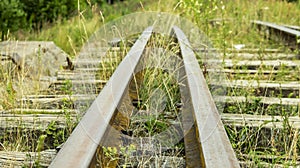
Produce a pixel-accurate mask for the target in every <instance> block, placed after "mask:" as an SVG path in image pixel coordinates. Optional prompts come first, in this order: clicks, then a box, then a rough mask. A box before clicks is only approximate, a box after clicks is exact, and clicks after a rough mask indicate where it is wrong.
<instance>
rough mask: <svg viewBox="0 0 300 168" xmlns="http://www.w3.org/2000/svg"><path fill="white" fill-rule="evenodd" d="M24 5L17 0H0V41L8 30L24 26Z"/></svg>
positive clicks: (12, 30)
mask: <svg viewBox="0 0 300 168" xmlns="http://www.w3.org/2000/svg"><path fill="white" fill-rule="evenodd" d="M23 7H24V5H23V4H22V3H20V1H19V0H1V1H0V32H1V39H2V41H3V40H4V38H5V35H6V34H7V33H8V31H11V32H14V31H16V30H18V29H19V28H24V27H26V13H25V12H24V10H23Z"/></svg>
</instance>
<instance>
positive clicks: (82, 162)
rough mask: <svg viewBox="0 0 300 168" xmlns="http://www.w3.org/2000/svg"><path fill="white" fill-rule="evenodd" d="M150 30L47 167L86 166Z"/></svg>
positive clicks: (91, 158) (139, 55)
mask: <svg viewBox="0 0 300 168" xmlns="http://www.w3.org/2000/svg"><path fill="white" fill-rule="evenodd" d="M152 29H153V28H152V27H148V28H147V29H145V30H144V32H143V33H142V34H141V36H140V37H139V39H138V40H137V42H136V43H135V44H134V45H133V46H132V48H131V50H130V51H129V52H128V54H127V55H126V57H125V58H124V60H123V61H122V62H121V63H120V65H119V66H118V68H117V69H116V70H115V72H114V74H113V75H112V77H111V78H110V80H109V81H108V82H107V84H106V85H105V87H104V88H103V89H102V91H101V92H100V94H99V95H98V96H97V98H96V99H95V101H94V102H93V103H92V105H91V106H90V108H89V109H88V110H87V112H86V113H85V115H84V116H83V118H82V119H81V121H80V123H79V124H78V125H77V127H76V128H75V129H74V131H73V132H72V134H71V135H70V137H69V138H68V139H67V141H66V142H65V144H64V145H63V147H62V148H61V149H60V151H59V152H58V154H57V156H56V157H55V159H54V160H53V161H52V163H51V165H50V167H53V168H54V167H55V168H56V167H66V168H67V167H70V168H74V167H78V168H79V167H89V166H90V163H91V162H92V160H93V157H94V154H95V152H96V150H97V148H98V145H99V144H100V141H101V140H102V138H103V136H104V134H105V130H106V129H107V128H108V127H109V122H110V120H111V118H112V117H113V115H114V113H115V111H116V109H117V107H118V103H119V102H120V100H121V99H122V97H123V94H124V93H123V92H121V91H124V90H125V88H126V87H127V86H128V84H129V82H130V81H131V79H132V77H133V74H134V71H135V69H136V66H137V65H138V62H139V60H140V59H141V56H142V53H143V52H144V48H145V46H146V44H147V42H148V40H149V39H150V36H151V33H152Z"/></svg>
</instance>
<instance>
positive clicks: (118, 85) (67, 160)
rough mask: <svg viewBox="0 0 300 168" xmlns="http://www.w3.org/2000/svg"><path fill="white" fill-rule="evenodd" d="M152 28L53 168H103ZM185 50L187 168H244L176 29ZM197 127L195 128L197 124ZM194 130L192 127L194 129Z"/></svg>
mask: <svg viewBox="0 0 300 168" xmlns="http://www.w3.org/2000/svg"><path fill="white" fill-rule="evenodd" d="M152 31H153V28H152V27H148V28H147V29H145V30H144V32H143V33H142V34H141V35H140V37H139V38H138V40H137V41H136V42H135V44H134V45H133V46H132V47H131V49H130V50H129V52H128V53H127V55H126V57H125V58H124V59H123V61H122V62H121V63H120V64H119V66H118V67H117V69H116V70H115V71H114V73H113V75H112V76H111V78H110V79H109V81H108V82H107V83H106V85H105V87H104V88H103V89H102V91H101V92H100V94H99V95H98V96H97V98H96V99H95V101H94V102H93V103H92V105H91V106H90V107H89V109H88V110H87V111H86V113H85V115H84V116H83V118H82V119H81V121H80V123H79V124H78V125H77V127H76V128H75V129H74V131H73V133H72V134H71V136H70V137H69V138H68V139H67V141H66V142H65V144H64V145H63V147H62V148H61V149H60V151H59V152H58V154H57V156H56V157H55V159H54V160H53V161H52V163H51V165H50V167H91V166H99V165H98V163H97V158H96V155H97V152H98V149H99V145H100V144H101V142H102V141H103V140H104V138H105V136H106V135H107V134H108V133H109V132H110V131H111V124H112V123H113V121H112V120H114V119H115V118H116V116H117V115H118V114H117V113H119V112H118V108H120V106H121V104H120V102H121V101H122V99H123V98H124V96H125V95H126V94H127V93H126V90H127V89H128V87H129V85H130V82H131V81H132V80H133V78H135V77H134V74H135V73H136V69H137V67H138V65H139V62H140V61H141V60H142V59H143V58H142V57H143V56H142V55H143V53H144V52H145V50H146V49H145V48H146V45H147V43H148V41H149V39H150V38H151V36H152V35H153V33H152ZM171 35H172V36H173V37H174V38H175V39H177V40H176V41H177V43H178V44H179V46H180V54H181V58H182V62H183V71H184V72H183V75H182V76H184V80H183V81H182V83H183V85H181V86H180V92H181V93H182V94H183V99H184V100H182V101H183V102H182V104H183V105H182V113H183V115H182V120H183V122H182V127H183V132H184V146H185V155H186V156H185V160H186V166H187V167H239V162H238V160H237V158H236V156H235V153H234V151H233V149H232V147H231V144H230V141H229V139H228V137H227V135H226V132H225V129H224V126H223V124H222V121H221V118H220V115H219V113H218V111H217V108H216V105H215V104H214V101H213V99H212V96H211V93H210V91H209V89H208V86H207V84H206V81H205V78H204V76H203V74H202V71H201V69H200V67H199V64H198V61H197V59H196V57H195V54H194V52H193V50H192V49H191V46H190V44H189V41H188V39H187V38H186V36H185V35H184V33H183V32H182V31H181V30H180V29H179V28H178V27H173V29H172V34H171ZM192 123H194V124H192ZM189 125H192V126H191V127H189Z"/></svg>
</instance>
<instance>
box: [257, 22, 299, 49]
mask: <svg viewBox="0 0 300 168" xmlns="http://www.w3.org/2000/svg"><path fill="white" fill-rule="evenodd" d="M252 24H255V25H257V26H258V28H261V27H263V26H264V27H267V28H268V29H269V30H270V31H271V32H273V33H276V34H277V35H280V36H281V37H282V38H283V39H284V40H285V41H286V42H288V43H289V45H290V46H291V49H295V47H298V49H299V48H300V44H299V43H298V40H299V38H300V31H298V30H296V29H293V28H291V27H287V26H280V25H277V24H274V23H270V22H264V21H259V20H254V21H252Z"/></svg>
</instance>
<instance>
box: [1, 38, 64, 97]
mask: <svg viewBox="0 0 300 168" xmlns="http://www.w3.org/2000/svg"><path fill="white" fill-rule="evenodd" d="M0 55H1V56H0V57H1V62H0V63H1V65H0V81H3V82H4V81H5V80H12V81H13V86H14V89H15V90H16V91H17V92H22V94H26V93H32V92H33V91H38V90H41V89H47V87H48V86H49V85H50V82H51V81H53V79H54V80H55V76H56V75H57V72H58V71H59V70H60V69H62V68H63V67H67V66H68V63H67V58H68V55H67V54H66V53H65V52H64V51H62V50H61V49H60V48H59V47H57V46H56V45H55V44H54V43H53V42H45V41H8V42H1V43H0ZM68 60H69V59H68ZM1 73H2V74H1ZM1 78H2V79H1ZM4 85H5V84H4Z"/></svg>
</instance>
